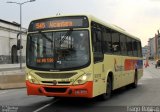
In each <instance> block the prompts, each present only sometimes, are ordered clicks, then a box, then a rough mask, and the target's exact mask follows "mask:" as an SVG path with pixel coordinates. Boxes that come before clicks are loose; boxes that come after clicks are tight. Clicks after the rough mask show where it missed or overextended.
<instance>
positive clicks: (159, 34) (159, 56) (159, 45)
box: [157, 30, 160, 59]
mask: <svg viewBox="0 0 160 112" xmlns="http://www.w3.org/2000/svg"><path fill="white" fill-rule="evenodd" d="M157 40H158V41H157V42H158V45H157V47H158V50H157V51H158V59H160V33H159V30H158V39H157Z"/></svg>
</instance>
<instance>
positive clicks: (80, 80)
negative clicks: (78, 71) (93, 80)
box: [74, 73, 91, 85]
mask: <svg viewBox="0 0 160 112" xmlns="http://www.w3.org/2000/svg"><path fill="white" fill-rule="evenodd" d="M90 76H91V73H87V74H84V75H82V76H81V77H79V78H78V79H77V80H76V81H75V82H74V85H78V84H84V83H86V82H87V81H88V79H89V78H90Z"/></svg>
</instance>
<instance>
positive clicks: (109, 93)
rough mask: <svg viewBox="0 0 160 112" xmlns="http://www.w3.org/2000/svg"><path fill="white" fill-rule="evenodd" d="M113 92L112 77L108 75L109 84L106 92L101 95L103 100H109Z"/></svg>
mask: <svg viewBox="0 0 160 112" xmlns="http://www.w3.org/2000/svg"><path fill="white" fill-rule="evenodd" d="M111 92H112V81H111V78H110V77H108V79H107V84H106V93H104V94H102V95H100V99H101V100H107V99H109V98H110V97H111Z"/></svg>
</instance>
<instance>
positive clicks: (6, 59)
mask: <svg viewBox="0 0 160 112" xmlns="http://www.w3.org/2000/svg"><path fill="white" fill-rule="evenodd" d="M26 31H27V30H26V29H22V33H23V34H22V46H23V49H22V62H23V63H24V62H25V56H26V50H25V49H26ZM19 32H20V24H18V23H15V22H8V21H5V20H2V19H0V64H11V63H13V64H14V63H19V54H20V53H19V49H17V34H18V33H19Z"/></svg>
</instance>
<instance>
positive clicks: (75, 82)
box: [26, 15, 143, 100]
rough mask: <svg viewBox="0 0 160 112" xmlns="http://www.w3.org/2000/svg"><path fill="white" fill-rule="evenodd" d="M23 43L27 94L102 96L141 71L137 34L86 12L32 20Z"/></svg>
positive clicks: (134, 81) (132, 83)
mask: <svg viewBox="0 0 160 112" xmlns="http://www.w3.org/2000/svg"><path fill="white" fill-rule="evenodd" d="M26 48H27V49H26V86H27V93H28V95H42V96H47V97H83V98H94V97H96V96H98V97H100V98H102V99H104V100H105V99H108V98H110V96H111V93H112V91H113V90H115V89H118V88H121V87H123V86H127V85H129V86H132V87H134V88H135V87H137V83H138V80H139V79H140V78H141V77H142V75H143V58H142V51H141V50H142V48H141V41H140V39H139V38H137V37H135V36H132V35H131V34H129V33H127V32H126V31H125V30H123V29H122V28H120V27H118V26H115V25H112V24H108V23H106V22H104V21H101V20H99V19H97V18H96V17H94V16H91V15H67V16H62V15H59V16H55V17H49V18H42V19H37V20H33V21H31V23H30V25H29V28H28V34H27V47H26Z"/></svg>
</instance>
